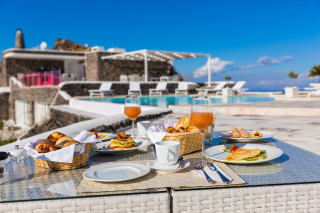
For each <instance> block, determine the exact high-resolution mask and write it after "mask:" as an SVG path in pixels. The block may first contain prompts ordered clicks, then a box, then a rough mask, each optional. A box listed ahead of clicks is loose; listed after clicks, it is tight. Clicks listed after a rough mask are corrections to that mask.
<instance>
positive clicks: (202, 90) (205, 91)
mask: <svg viewBox="0 0 320 213" xmlns="http://www.w3.org/2000/svg"><path fill="white" fill-rule="evenodd" d="M226 84H227V82H226V81H223V82H220V83H218V85H217V86H216V87H215V88H198V89H196V90H197V91H198V94H199V95H207V94H208V92H218V91H221V90H222V89H223V87H224V86H225V85H226Z"/></svg>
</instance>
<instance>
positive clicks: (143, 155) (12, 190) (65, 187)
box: [0, 146, 167, 203]
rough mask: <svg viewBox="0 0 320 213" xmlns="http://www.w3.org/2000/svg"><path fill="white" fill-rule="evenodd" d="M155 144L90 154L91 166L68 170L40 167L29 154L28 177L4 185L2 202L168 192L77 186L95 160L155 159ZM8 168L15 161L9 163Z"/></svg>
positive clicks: (2, 187) (0, 187) (96, 161)
mask: <svg viewBox="0 0 320 213" xmlns="http://www.w3.org/2000/svg"><path fill="white" fill-rule="evenodd" d="M154 156H155V152H154V147H153V146H149V147H145V148H142V149H139V150H138V151H136V152H131V153H126V154H98V153H90V157H89V165H88V166H85V167H82V168H79V169H74V170H66V171H53V170H49V169H45V168H41V167H36V166H35V164H34V160H33V158H32V157H30V156H27V157H26V159H25V164H26V166H27V168H28V174H29V176H28V178H26V179H22V180H15V181H12V180H11V181H10V182H9V183H7V184H1V185H0V203H3V202H17V201H30V200H32V201H33V200H45V199H59V198H60V199H61V198H64V199H65V198H79V197H90V196H99V195H100V196H101V195H104V196H106V195H122V194H139V193H144V194H145V193H157V192H166V191H167V189H165V188H160V189H152V190H135V191H118V192H100V193H79V192H76V191H75V190H76V188H77V187H78V185H79V184H80V181H81V180H82V178H83V177H82V174H83V172H84V171H85V170H87V169H88V168H89V167H90V166H91V165H92V164H93V163H99V162H100V163H102V162H120V161H137V160H149V159H150V160H153V159H154V158H155V157H154ZM6 167H7V169H9V168H10V167H11V163H8V164H7V165H6Z"/></svg>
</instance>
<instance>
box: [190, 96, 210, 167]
mask: <svg viewBox="0 0 320 213" xmlns="http://www.w3.org/2000/svg"><path fill="white" fill-rule="evenodd" d="M213 121H214V118H213V113H212V106H211V98H210V96H206V95H197V96H192V106H191V122H192V123H193V124H194V125H195V126H196V127H197V128H198V129H199V130H200V131H201V133H202V162H203V163H206V158H205V153H204V138H203V132H204V131H206V129H208V127H209V126H210V125H211V124H212V123H213Z"/></svg>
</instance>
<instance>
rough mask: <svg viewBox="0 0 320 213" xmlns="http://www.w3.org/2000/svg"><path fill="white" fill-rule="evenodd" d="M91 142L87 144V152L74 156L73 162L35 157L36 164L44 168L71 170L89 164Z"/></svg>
mask: <svg viewBox="0 0 320 213" xmlns="http://www.w3.org/2000/svg"><path fill="white" fill-rule="evenodd" d="M90 147H91V144H89V143H88V144H86V152H85V153H83V154H82V155H77V156H73V162H72V163H61V162H55V161H47V160H41V159H38V158H33V159H34V161H35V164H36V166H40V167H43V168H47V169H51V170H70V169H77V168H81V167H84V166H86V165H88V160H89V153H90Z"/></svg>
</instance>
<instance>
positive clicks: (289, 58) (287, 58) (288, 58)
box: [281, 55, 293, 62]
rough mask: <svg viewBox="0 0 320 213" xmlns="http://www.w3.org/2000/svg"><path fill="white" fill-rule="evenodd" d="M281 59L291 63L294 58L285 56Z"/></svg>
mask: <svg viewBox="0 0 320 213" xmlns="http://www.w3.org/2000/svg"><path fill="white" fill-rule="evenodd" d="M281 59H282V61H283V62H286V61H291V60H292V59H293V56H289V55H285V56H282V57H281Z"/></svg>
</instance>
